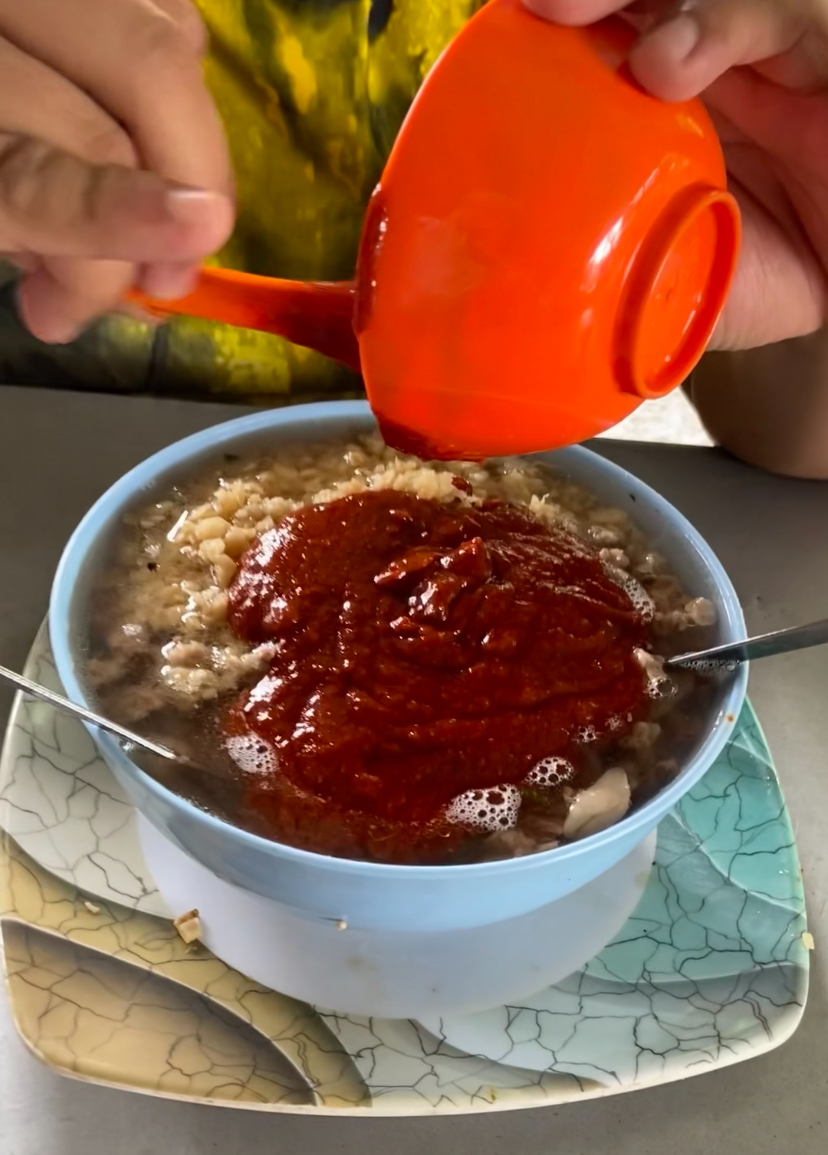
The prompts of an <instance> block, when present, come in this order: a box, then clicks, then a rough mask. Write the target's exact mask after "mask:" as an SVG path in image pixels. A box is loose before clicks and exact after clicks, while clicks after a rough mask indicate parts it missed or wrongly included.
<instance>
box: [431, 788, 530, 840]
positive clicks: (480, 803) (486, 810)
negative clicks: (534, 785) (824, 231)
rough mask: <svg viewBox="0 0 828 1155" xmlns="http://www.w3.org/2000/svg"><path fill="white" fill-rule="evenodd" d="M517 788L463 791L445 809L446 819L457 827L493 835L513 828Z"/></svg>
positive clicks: (516, 805) (515, 823) (518, 796)
mask: <svg viewBox="0 0 828 1155" xmlns="http://www.w3.org/2000/svg"><path fill="white" fill-rule="evenodd" d="M520 802H521V797H520V791H519V790H518V788H517V786H494V787H492V788H491V789H490V790H467V791H466V792H465V793H464V794H458V795H457V797H456V798H452V800H451V802H449V804H448V806H447V807H446V818H447V819H448V821H449V822H456V823H457V824H458V825H460V826H472V827H474V829H475V830H485V831H486V832H487V833H490V834H494V833H496V832H497V831H498V830H511V829H512V827H513V826H516V825H517V818H518V811H519V810H520Z"/></svg>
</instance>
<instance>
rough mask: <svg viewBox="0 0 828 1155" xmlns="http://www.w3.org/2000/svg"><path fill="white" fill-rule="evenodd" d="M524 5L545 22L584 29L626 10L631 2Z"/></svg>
mask: <svg viewBox="0 0 828 1155" xmlns="http://www.w3.org/2000/svg"><path fill="white" fill-rule="evenodd" d="M523 3H524V4H525V5H526V7H527V8H528V9H529V10H530V11H531V12H534V13H535V15H536V16H542V17H543V18H544V20H551V21H553V23H555V24H569V25H573V26H576V27H583V26H585V25H587V24H594V23H595V21H596V20H603V18H604V17H605V16H609V15H610V14H611V13H613V12H618V11H620V10H621V9H623V8H626V7H627V6H628V3H629V0H523Z"/></svg>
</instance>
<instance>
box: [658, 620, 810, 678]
mask: <svg viewBox="0 0 828 1155" xmlns="http://www.w3.org/2000/svg"><path fill="white" fill-rule="evenodd" d="M826 642H828V618H822V619H821V620H820V621H818V622H811V623H810V624H809V625H806V626H793V627H792V628H791V629H787V630H776V632H775V633H772V634H761V635H760V636H758V637H755V638H746V639H745V640H744V641H742V642H729V643H728V644H727V645H724V646H714V647H713V648H712V649H709V650H698V651H697V652H696V653H691V654H678V655H677V656H676V657H674V658H669V659H668V660H667V661H666V662H665V663H664V667H665V669H670V668H671V667H676V666H683V667H685V668H690V669H692V668H693V667H694V666H696V667H698V666H705V667H711V668H712V667H732V666H734V665H738V664H739V663H740V662H750V661H755V660H756V659H757V658H772V657H773V656H774V655H775V654H788V653H791V652H792V651H793V650H807V649H810V648H811V646H822V645H825V643H826Z"/></svg>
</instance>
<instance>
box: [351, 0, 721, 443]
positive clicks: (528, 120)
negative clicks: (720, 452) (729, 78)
mask: <svg viewBox="0 0 828 1155" xmlns="http://www.w3.org/2000/svg"><path fill="white" fill-rule="evenodd" d="M632 42H633V35H632V33H631V32H630V31H629V29H628V28H627V27H626V25H624V24H623V22H621V21H618V20H617V19H612V20H608V21H604V22H602V23H601V24H598V25H595V26H593V27H591V28H582V29H573V28H562V27H557V26H555V25H552V24H549V23H546V22H544V21H542V20H540V19H538V18H537V17H535V16H533V15H532V14H531V13H530V12H528V11H527V10H526V9H525V8H524V7H523V6H522V5H521V4H520V2H519V0H491V2H490V3H489V4H488V5H487V6H486V7H485V8H484V9H483V10H482V11H481V12H480V13H479V14H478V15H477V16H476V17H475V18H474V19H473V20H472V21H471V22H470V23H469V24H468V26H467V27H466V29H465V30H464V31H463V32H462V33H461V35H460V36H459V37H458V38H457V39H456V40H455V41H454V42H453V43H452V44H451V45H450V46H449V47H448V49H447V50H446V52H445V53H444V55H443V56H442V57H441V59H440V60H439V61H438V63H437V64H436V65H435V67H434V68H433V70H432V72H431V73H430V75H429V77H428V78H427V80H426V82H425V84H424V86H423V88H422V89H421V91H420V93H419V95H418V97H417V99H416V101H415V104H414V106H413V107H412V110H411V112H410V113H409V116H408V118H407V120H406V122H405V124H404V126H403V128H402V130H401V133H400V136H399V138H398V141H397V143H396V145H395V147H394V149H393V151H392V154H391V156H390V158H389V161H388V165H387V167H386V169H385V172H384V175H383V178H382V183H381V185H380V186H379V188H378V189H377V191H376V193H375V195H374V199H373V201H372V203H371V205H370V208H369V213H368V217H367V219H366V225H365V229H364V232H363V242H362V248H361V253H360V260H359V268H358V299H359V302H360V306H359V310H358V316H357V322H356V329H357V335H358V338H359V344H360V354H361V359H362V365H363V371H364V374H365V378H366V384H367V388H368V394H369V398H370V401H371V405H372V408H373V409H374V412H375V413H376V414H377V416H378V418H379V419H380V422H381V424H382V425H383V427H384V431H385V432H386V435H387V437H388V438H389V440H390V441H391V442H392V443H394V444H396V445H398V446H399V447H401V448H412V449H415V450H417V451H419V452H421V453H422V454H424V455H426V456H427V455H434V456H443V457H446V456H455V455H456V456H461V457H472V458H473V457H480V458H482V457H486V456H490V455H496V454H504V453H525V452H531V451H534V450H540V449H548V448H553V447H558V446H562V445H566V444H572V443H574V442H578V441H582V440H584V439H585V438H588V437H591V436H594V435H595V434H598V433H600V432H602V431H603V430H605V429H608V428H610V427H611V426H612V425H614V424H616V423H617V422H618V421H620V420H622V419H623V418H624V417H626V416H627V415H628V414H630V413H631V412H632V411H633V410H634V409H635V408H636V407H637V406H638V405H639V404H640V403H641V402H642V401H643V400H645V399H648V398H655V397H661V396H663V395H664V394H666V393H668V392H670V391H671V390H672V389H674V388H675V387H676V386H677V385H679V384H680V383H681V382H682V381H683V380H684V379H685V378H686V377H687V376H688V374H689V373H690V372H691V370H692V369H693V367H694V366H695V364H696V363H697V361H698V359H699V358H700V357H701V355H702V353H703V351H704V349H705V346H706V345H707V343H708V341H709V339H710V335H711V333H712V331H713V328H714V326H715V324H716V321H717V319H718V317H719V314H720V312H721V309H722V306H723V305H724V302H725V299H726V295H727V291H728V288H729V284H730V280H731V276H732V273H733V269H734V266H735V262H736V257H737V252H738V247H739V235H740V225H739V212H738V208H737V206H736V203H735V201H734V200H733V198H732V197H731V195H730V194H729V193H728V192H727V191H726V173H725V166H724V161H723V158H722V153H721V149H720V146H719V142H718V139H717V137H716V133H715V131H714V129H713V126H712V124H711V123H710V120H709V119H708V117H707V114H706V113H705V111H704V109H703V107H702V106H701V104H700V103H698V102H696V101H693V102H687V103H682V104H665V103H663V102H661V101H658V100H656V99H655V98H654V97H652V96H650V95H648V94H647V93H645V92H644V91H643V90H642V89H641V88H639V87H638V86H637V85H636V83H635V81H634V80H633V79H632V77H631V74H630V73H629V71H628V69H627V66H626V63H625V61H626V57H627V53H628V51H629V48H630V46H631V44H632Z"/></svg>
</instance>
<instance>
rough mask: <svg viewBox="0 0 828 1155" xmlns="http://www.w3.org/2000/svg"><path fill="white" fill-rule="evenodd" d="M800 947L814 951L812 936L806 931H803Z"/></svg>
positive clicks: (814, 945)
mask: <svg viewBox="0 0 828 1155" xmlns="http://www.w3.org/2000/svg"><path fill="white" fill-rule="evenodd" d="M802 945H803V946H804V947H805V949H806V950H816V943H815V942H814V936H813V935H812V934H811V932H810V931H808V930H806V931H803V933H802Z"/></svg>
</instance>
